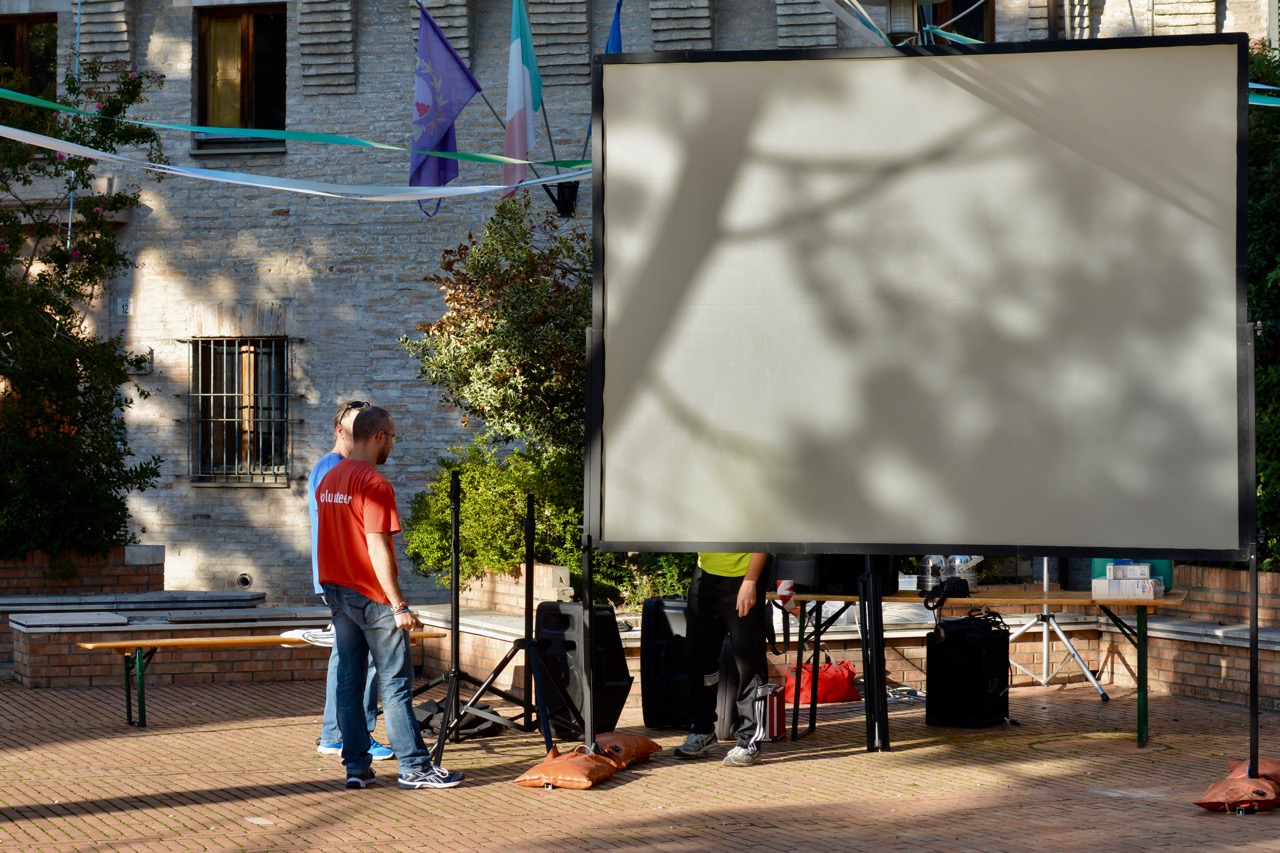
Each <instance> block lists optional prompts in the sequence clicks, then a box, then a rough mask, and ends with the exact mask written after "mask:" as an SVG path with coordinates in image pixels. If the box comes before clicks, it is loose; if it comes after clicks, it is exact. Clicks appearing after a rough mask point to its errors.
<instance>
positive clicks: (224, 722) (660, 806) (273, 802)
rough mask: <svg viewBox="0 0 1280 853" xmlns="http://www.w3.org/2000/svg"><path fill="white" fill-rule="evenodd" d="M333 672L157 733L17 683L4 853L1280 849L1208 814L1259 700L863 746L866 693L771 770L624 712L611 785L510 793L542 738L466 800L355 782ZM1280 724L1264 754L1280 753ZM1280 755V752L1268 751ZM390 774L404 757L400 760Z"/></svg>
mask: <svg viewBox="0 0 1280 853" xmlns="http://www.w3.org/2000/svg"><path fill="white" fill-rule="evenodd" d="M322 701H323V699H322V685H321V684H319V683H306V682H281V683H266V684H244V685H239V684H210V685H199V686H176V685H163V686H156V687H155V688H153V689H152V690H151V691H149V693H148V697H147V710H148V723H149V726H148V728H146V729H131V728H129V727H128V726H126V725H125V724H124V701H123V695H122V690H118V689H107V688H93V689H84V690H70V689H67V690H28V689H25V688H22V687H19V686H18V685H16V684H14V683H12V682H3V683H0V726H3V731H4V743H3V750H2V751H0V847H3V849H4V850H41V851H46V853H55V851H81V850H103V851H171V850H316V851H344V853H349V851H356V850H375V849H376V850H425V851H450V853H452V851H464V850H521V851H552V850H581V849H590V850H612V849H628V850H659V851H675V850H681V851H685V850H688V851H693V850H731V851H737V853H745V851H751V850H788V851H789V850H814V851H833V850H848V851H888V850H904V851H945V853H954V851H981V853H995V851H1010V853H1015V851H1017V853H1022V851H1029V852H1031V853H1036V852H1038V851H1095V850H1096V851H1102V850H1110V851H1130V853H1133V852H1134V851H1168V850H1196V851H1228V850H1229V851H1254V850H1257V851H1261V850H1280V813H1276V812H1272V813H1266V814H1259V815H1252V816H1234V815H1221V814H1210V813H1208V812H1205V811H1202V810H1201V809H1198V808H1196V807H1195V806H1194V805H1192V801H1193V800H1194V799H1195V798H1196V797H1197V796H1198V795H1199V794H1200V793H1201V792H1202V791H1203V790H1204V788H1205V787H1206V786H1207V785H1208V784H1209V783H1210V782H1212V781H1214V780H1216V779H1218V778H1220V777H1221V776H1223V775H1225V772H1226V761H1227V760H1228V759H1229V758H1238V757H1245V756H1246V755H1247V753H1248V716H1247V713H1246V711H1245V709H1244V708H1241V707H1238V706H1233V705H1222V704H1217V703H1213V702H1207V701H1202V700H1194V699H1183V698H1168V697H1160V696H1156V697H1153V698H1152V711H1151V739H1152V743H1151V745H1150V746H1148V747H1147V748H1145V749H1138V748H1137V747H1136V745H1135V740H1134V735H1133V726H1134V711H1135V708H1134V696H1133V694H1132V693H1131V692H1129V691H1124V690H1117V691H1115V692H1114V693H1113V698H1112V700H1111V702H1109V703H1106V704H1104V703H1102V702H1100V701H1099V700H1098V697H1097V694H1096V693H1094V692H1093V691H1092V690H1091V689H1090V688H1088V687H1087V686H1071V687H1067V688H1029V689H1027V688H1024V689H1018V690H1015V691H1014V693H1013V695H1012V699H1011V701H1010V709H1011V713H1012V714H1013V716H1014V717H1015V719H1016V720H1017V721H1018V722H1019V725H1017V726H1011V727H1002V728H997V729H988V730H981V731H964V730H958V729H935V728H927V727H926V726H925V725H924V706H923V703H922V702H912V703H896V704H892V705H891V706H890V727H891V734H892V738H893V746H894V748H893V749H892V750H891V751H889V752H883V753H875V754H868V753H866V752H865V751H864V749H863V747H862V745H861V744H862V742H863V735H864V732H865V724H864V721H863V718H862V706H861V705H860V704H851V705H844V706H834V707H830V708H824V709H822V711H821V716H820V720H819V728H818V731H817V732H815V733H814V734H812V735H810V736H809V737H807V738H803V739H801V740H800V741H798V742H795V743H792V742H790V741H782V742H779V743H777V744H772V745H769V746H768V747H767V749H768V751H767V753H766V754H765V756H764V760H762V762H761V763H760V764H759V765H757V766H756V767H753V768H748V769H730V768H726V767H722V766H720V764H719V763H718V762H715V763H713V762H709V761H708V762H701V763H693V764H686V763H683V762H680V761H678V760H677V759H675V758H674V757H673V756H672V754H671V751H670V749H671V747H673V746H674V745H676V744H677V743H678V742H679V741H680V740H681V739H682V738H681V737H680V734H679V733H678V732H652V731H647V730H645V729H643V728H642V727H641V726H640V719H639V712H638V711H631V710H628V711H627V712H626V714H625V715H624V717H623V721H622V725H621V727H620V728H623V729H625V730H630V731H636V732H643V733H645V734H648V735H650V736H655V737H656V739H657V740H659V741H660V742H661V743H662V744H663V746H664V749H663V751H662V752H660V753H658V754H657V755H656V756H654V757H653V758H652V759H651V760H650V761H648V762H647V763H644V764H640V765H638V766H637V767H635V768H634V769H632V770H629V771H623V772H621V773H619V774H618V775H617V776H615V777H614V779H613V780H612V781H610V782H608V783H606V784H605V785H603V786H602V787H600V788H597V789H595V790H591V791H562V790H555V791H551V790H541V789H526V788H521V787H518V786H516V785H514V784H512V781H511V780H512V779H514V778H515V777H516V776H517V775H518V774H519V773H520V772H522V771H523V770H525V769H527V768H528V767H530V766H532V765H533V764H535V763H537V761H538V760H540V758H541V755H540V750H541V741H540V740H539V738H538V737H537V736H535V735H525V734H513V735H509V736H503V737H499V738H490V739H485V740H476V741H469V742H463V743H460V744H453V745H450V746H449V747H448V749H447V751H446V760H445V762H444V764H445V765H446V766H447V767H449V768H451V769H452V768H457V769H460V770H463V771H464V772H465V773H466V774H467V781H466V782H465V783H464V784H463V785H462V787H460V788H456V789H454V790H450V791H406V790H401V789H399V788H397V787H396V785H395V781H394V773H395V770H394V767H395V762H394V761H392V762H379V763H378V764H377V765H375V766H376V767H377V769H378V770H379V778H378V782H377V784H376V785H375V786H374V787H372V788H369V789H367V790H364V791H348V790H345V789H344V788H343V786H342V776H343V773H342V767H341V764H340V763H339V761H338V760H336V759H334V758H328V757H324V756H319V755H316V754H315V752H314V751H313V749H314V747H313V741H314V738H315V736H316V734H317V730H318V727H319V714H320V711H321V704H322ZM1277 737H1280V726H1278V725H1277V718H1276V717H1274V716H1270V715H1268V716H1264V717H1263V720H1262V745H1263V748H1262V754H1263V756H1267V755H1280V743H1277ZM1268 745H1271V746H1273V747H1274V749H1273V750H1272V751H1271V752H1270V753H1269V752H1268V749H1267V747H1268ZM388 765H389V766H388Z"/></svg>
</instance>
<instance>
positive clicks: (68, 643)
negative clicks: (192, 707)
mask: <svg viewBox="0 0 1280 853" xmlns="http://www.w3.org/2000/svg"><path fill="white" fill-rule="evenodd" d="M279 633H280V631H279V629H278V628H271V629H245V628H243V627H239V628H226V629H219V628H214V629H209V628H207V627H204V628H201V629H200V630H199V636H204V637H222V636H235V635H246V634H252V635H259V634H262V635H269V634H279ZM181 636H192V632H191V631H186V632H183V631H174V630H163V631H110V630H102V629H98V630H86V631H60V632H40V633H31V632H25V631H17V632H15V633H14V660H13V676H14V679H15V680H17V682H18V683H19V684H21V685H23V686H24V687H34V688H44V687H119V686H120V685H121V684H122V680H123V678H124V671H125V670H124V666H125V665H124V657H123V656H122V655H120V654H119V653H117V652H109V651H104V650H101V649H94V650H89V649H82V648H80V647H78V646H77V645H76V644H77V643H82V642H113V641H118V640H128V641H131V642H132V641H134V640H137V641H138V643H139V645H143V646H145V645H146V642H145V641H146V640H147V639H161V638H169V637H181ZM328 667H329V650H328V649H326V648H321V647H319V646H302V647H298V648H293V647H289V648H286V647H284V646H281V647H280V648H278V649H277V648H246V649H160V650H159V651H157V652H156V654H155V657H154V658H153V659H152V661H151V664H150V665H149V666H148V667H147V676H146V685H147V687H151V686H152V685H156V684H196V683H206V682H218V683H223V682H232V681H323V680H324V678H325V674H326V672H327V671H328Z"/></svg>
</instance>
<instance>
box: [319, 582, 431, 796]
mask: <svg viewBox="0 0 1280 853" xmlns="http://www.w3.org/2000/svg"><path fill="white" fill-rule="evenodd" d="M324 600H325V601H326V602H328V604H329V610H330V611H331V612H332V613H333V645H334V648H336V649H337V650H338V677H337V700H338V701H337V706H338V707H337V712H338V728H339V729H340V730H341V731H342V763H343V764H345V765H346V766H347V772H348V773H358V772H360V771H362V770H364V769H366V768H368V766H369V764H370V763H371V762H372V761H373V759H372V757H370V755H369V727H368V723H367V721H366V720H365V710H364V686H365V679H366V677H367V672H366V671H367V669H368V665H369V660H370V658H372V659H373V665H374V667H375V668H376V669H377V671H378V690H379V692H381V693H382V717H383V722H384V723H385V724H386V727H387V740H389V741H391V749H392V750H393V751H394V752H395V754H396V759H397V760H398V761H399V762H400V772H401V773H413V772H414V771H417V770H422V769H424V768H426V767H428V766H430V764H431V755H430V754H429V753H428V752H427V747H426V745H425V744H424V743H423V742H422V732H421V730H420V729H419V728H418V721H417V718H415V717H414V715H413V658H412V656H411V655H410V653H409V632H408V631H406V630H404V629H403V628H397V627H396V618H395V616H393V615H392V614H391V608H390V607H389V606H388V605H386V604H379V603H378V602H376V601H373V600H371V599H369V598H367V597H366V596H364V595H362V594H360V593H358V592H356V591H355V590H354V589H351V588H350V587H345V586H338V585H337V584H332V583H327V584H325V585H324Z"/></svg>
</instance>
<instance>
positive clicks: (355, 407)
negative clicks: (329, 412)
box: [333, 400, 373, 427]
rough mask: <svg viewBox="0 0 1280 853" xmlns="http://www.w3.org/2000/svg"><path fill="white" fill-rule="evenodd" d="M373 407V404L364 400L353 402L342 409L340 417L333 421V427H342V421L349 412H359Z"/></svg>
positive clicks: (339, 413)
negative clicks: (366, 407) (367, 407)
mask: <svg viewBox="0 0 1280 853" xmlns="http://www.w3.org/2000/svg"><path fill="white" fill-rule="evenodd" d="M372 405H373V404H372V403H369V402H366V401H364V400H352V401H351V402H349V403H347V404H346V405H345V406H343V407H342V411H341V412H338V416H337V417H336V418H334V419H333V425H334V426H335V427H337V426H340V425H341V424H342V419H343V418H345V417H346V416H347V412H352V411H355V412H358V411H360V410H361V409H363V408H364V407H365V406H372Z"/></svg>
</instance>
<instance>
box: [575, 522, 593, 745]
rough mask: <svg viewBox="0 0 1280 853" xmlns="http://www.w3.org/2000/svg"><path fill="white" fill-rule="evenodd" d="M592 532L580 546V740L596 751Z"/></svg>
mask: <svg viewBox="0 0 1280 853" xmlns="http://www.w3.org/2000/svg"><path fill="white" fill-rule="evenodd" d="M591 551H592V541H591V534H587V535H586V536H585V537H584V539H583V548H582V604H583V608H582V707H581V708H580V709H579V710H580V711H581V712H582V742H583V744H585V745H586V747H587V751H588V752H595V751H596V707H595V706H596V703H595V692H596V691H595V682H596V668H595V663H594V661H593V658H594V657H595V654H594V652H595V630H596V629H595V616H596V613H595V602H594V601H593V600H592V597H591V584H592V580H591Z"/></svg>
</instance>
